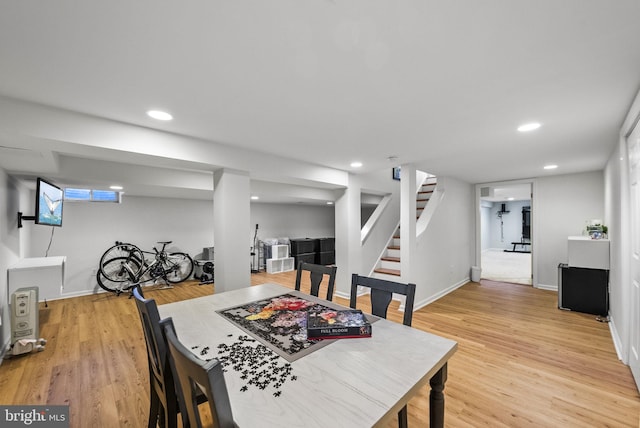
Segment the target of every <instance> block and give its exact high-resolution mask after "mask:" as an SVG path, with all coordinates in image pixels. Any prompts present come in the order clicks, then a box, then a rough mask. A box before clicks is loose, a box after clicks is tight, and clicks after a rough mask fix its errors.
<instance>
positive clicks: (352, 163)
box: [351, 161, 362, 168]
mask: <svg viewBox="0 0 640 428" xmlns="http://www.w3.org/2000/svg"><path fill="white" fill-rule="evenodd" d="M361 166H362V162H358V161H355V162H351V167H352V168H360V167H361Z"/></svg>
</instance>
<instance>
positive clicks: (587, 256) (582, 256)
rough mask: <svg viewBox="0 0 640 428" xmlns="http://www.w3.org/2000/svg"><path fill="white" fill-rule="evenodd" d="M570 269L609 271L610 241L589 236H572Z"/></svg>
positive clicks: (569, 250) (569, 257)
mask: <svg viewBox="0 0 640 428" xmlns="http://www.w3.org/2000/svg"><path fill="white" fill-rule="evenodd" d="M567 265H568V266H569V267H579V268H588V269H605V270H609V240H608V239H591V238H590V237H588V236H570V237H569V248H568V262H567Z"/></svg>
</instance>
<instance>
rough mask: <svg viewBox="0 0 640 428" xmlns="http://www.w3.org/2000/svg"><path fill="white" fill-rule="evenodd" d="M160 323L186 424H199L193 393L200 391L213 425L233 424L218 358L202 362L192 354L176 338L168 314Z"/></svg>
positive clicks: (226, 427) (224, 427)
mask: <svg viewBox="0 0 640 428" xmlns="http://www.w3.org/2000/svg"><path fill="white" fill-rule="evenodd" d="M161 324H162V327H163V330H164V334H165V337H166V340H167V345H168V347H169V353H170V361H171V364H172V365H173V369H174V370H175V373H176V377H177V380H178V382H177V384H178V385H179V387H180V388H181V390H182V394H181V395H182V397H184V400H182V401H180V407H181V409H180V411H181V412H182V413H183V414H186V415H188V417H189V423H190V426H191V427H198V428H200V427H201V426H202V421H201V419H200V412H199V410H198V399H197V396H198V394H199V393H204V395H205V396H206V397H207V402H208V403H209V409H210V410H211V416H212V418H213V426H215V427H219V428H231V427H236V424H235V423H234V422H233V414H232V413H231V403H230V401H229V393H228V392H227V384H226V383H225V381H224V374H223V372H222V364H221V363H220V361H219V360H218V359H215V358H214V359H212V360H210V361H206V362H205V361H203V360H201V359H199V358H198V357H196V356H195V355H194V354H193V352H191V351H190V350H189V349H187V348H186V347H185V346H184V345H183V344H182V343H181V342H180V341H179V340H178V337H177V336H176V332H175V328H174V325H173V320H172V319H171V318H167V319H164V320H162V321H161Z"/></svg>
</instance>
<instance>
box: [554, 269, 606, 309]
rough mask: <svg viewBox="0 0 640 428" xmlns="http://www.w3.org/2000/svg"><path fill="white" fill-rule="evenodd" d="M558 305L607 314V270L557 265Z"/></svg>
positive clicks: (564, 307)
mask: <svg viewBox="0 0 640 428" xmlns="http://www.w3.org/2000/svg"><path fill="white" fill-rule="evenodd" d="M558 307H559V308H560V309H567V310H571V311H576V312H584V313H587V314H594V315H601V316H607V315H608V314H609V271H608V270H606V269H588V268H580V267H569V266H568V265H566V264H564V263H561V264H560V265H559V266H558Z"/></svg>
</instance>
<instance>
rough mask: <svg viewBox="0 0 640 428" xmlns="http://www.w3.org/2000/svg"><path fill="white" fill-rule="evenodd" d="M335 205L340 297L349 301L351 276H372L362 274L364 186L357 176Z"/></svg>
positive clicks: (351, 177) (338, 191) (337, 279)
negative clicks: (361, 206)
mask: <svg viewBox="0 0 640 428" xmlns="http://www.w3.org/2000/svg"><path fill="white" fill-rule="evenodd" d="M335 201H336V202H335V228H336V230H335V236H336V266H337V267H338V270H337V272H336V294H337V295H338V296H340V297H344V298H347V299H348V298H349V294H350V292H351V274H353V273H357V274H360V275H367V274H368V272H361V269H362V266H361V265H362V257H361V252H362V246H361V244H360V214H361V213H360V184H359V183H358V182H357V180H354V177H353V176H351V175H350V176H349V187H348V188H346V189H343V190H336V199H335Z"/></svg>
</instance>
